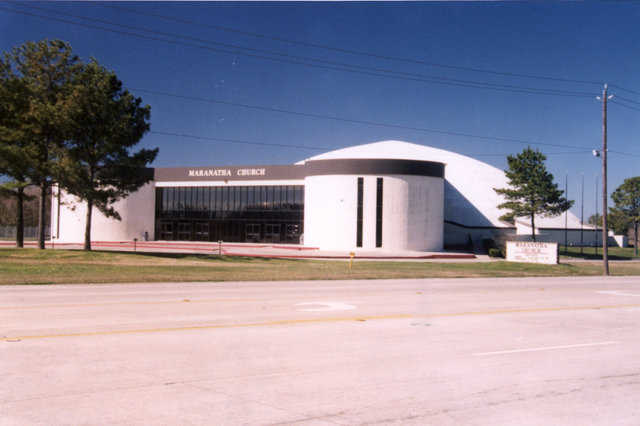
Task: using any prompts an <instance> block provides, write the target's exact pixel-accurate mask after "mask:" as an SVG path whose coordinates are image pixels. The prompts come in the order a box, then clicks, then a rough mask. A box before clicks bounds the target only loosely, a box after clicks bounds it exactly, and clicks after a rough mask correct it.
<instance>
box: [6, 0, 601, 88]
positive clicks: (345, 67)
mask: <svg viewBox="0 0 640 426" xmlns="http://www.w3.org/2000/svg"><path fill="white" fill-rule="evenodd" d="M30 7H31V8H33V9H40V10H45V11H48V12H52V13H57V14H60V15H64V16H71V17H74V18H76V19H85V20H89V21H97V22H101V23H107V25H112V26H118V27H122V28H129V29H131V28H135V29H136V30H137V31H144V32H149V33H152V34H157V35H162V36H169V37H176V38H185V39H195V38H193V37H189V36H183V35H180V34H172V33H166V32H159V31H154V30H149V29H144V28H139V27H132V26H128V25H121V24H117V23H113V22H109V21H105V20H99V19H94V18H88V17H80V16H77V15H69V14H65V13H62V12H58V11H53V10H50V9H45V8H41V7H37V6H30ZM0 10H4V11H8V12H12V13H19V14H23V15H29V16H35V17H38V18H41V19H48V20H53V21H59V22H64V23H68V24H72V25H78V26H83V27H87V28H93V29H98V30H102V31H108V32H113V33H117V34H123V35H127V36H131V37H137V38H143V39H147V40H152V41H161V42H165V43H170V44H176V45H183V46H190V47H196V48H199V49H205V50H210V51H214V52H219V53H228V54H233V55H244V56H248V57H253V58H257V59H264V60H269V61H275V62H281V63H290V64H295V65H302V66H307V67H312V68H321V69H329V70H334V71H343V72H350V73H357V74H363V75H370V76H376V77H386V78H393V79H398V80H406V81H417V82H423V83H433V84H440V85H446V86H456V87H467V88H476V89H487V90H494V91H500V92H511V93H523V94H536V95H550V96H564V97H591V96H593V94H592V93H589V92H578V91H569V90H559V89H542V88H535V87H526V86H518V85H506V84H497V83H491V82H481V81H472V80H461V79H452V78H447V77H441V76H425V75H422V74H416V73H407V72H399V71H394V70H390V69H384V68H373V67H365V66H360V65H354V64H347V63H342V62H336V61H327V60H322V59H317V58H307V57H302V56H294V55H288V54H285V53H279V52H271V51H264V50H261V49H254V48H247V47H242V46H235V45H230V44H225V43H218V42H211V41H207V40H202V39H195V40H197V41H198V42H200V43H209V44H211V43H213V44H216V45H223V46H224V47H228V48H232V49H241V50H249V51H256V52H263V53H267V54H270V55H277V56H280V58H276V57H271V56H264V55H259V54H254V53H247V52H244V51H241V50H240V51H239V50H235V51H230V50H225V49H220V48H213V47H209V46H202V45H197V44H192V43H186V42H181V41H176V40H167V39H163V38H158V37H153V36H146V35H142V34H137V33H131V32H127V31H119V30H115V29H113V28H107V27H101V26H96V25H90V24H85V23H81V22H76V21H70V20H67V19H62V18H54V17H51V16H42V15H38V14H35V13H31V12H27V11H24V10H16V9H7V8H3V7H0ZM283 58H291V59H283ZM305 61H306V62H305ZM309 61H310V62H319V63H325V64H329V65H319V64H317V63H316V64H314V63H309Z"/></svg>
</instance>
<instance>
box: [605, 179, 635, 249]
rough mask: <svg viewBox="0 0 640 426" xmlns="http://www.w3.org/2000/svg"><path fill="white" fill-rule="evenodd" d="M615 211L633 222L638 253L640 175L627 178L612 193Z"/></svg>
mask: <svg viewBox="0 0 640 426" xmlns="http://www.w3.org/2000/svg"><path fill="white" fill-rule="evenodd" d="M611 199H612V200H613V202H614V203H615V211H616V212H619V213H620V214H622V215H624V216H625V217H626V218H627V219H628V220H629V222H631V223H633V234H634V237H633V239H634V242H633V244H634V247H635V255H636V256H637V255H638V223H639V222H640V176H636V177H632V178H627V179H625V180H624V182H623V183H622V185H620V186H619V187H618V188H616V190H615V191H613V194H611Z"/></svg>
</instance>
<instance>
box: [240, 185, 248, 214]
mask: <svg viewBox="0 0 640 426" xmlns="http://www.w3.org/2000/svg"><path fill="white" fill-rule="evenodd" d="M246 209H247V187H246V186H241V187H240V211H245V210H246Z"/></svg>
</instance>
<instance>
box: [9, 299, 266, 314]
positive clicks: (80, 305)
mask: <svg viewBox="0 0 640 426" xmlns="http://www.w3.org/2000/svg"><path fill="white" fill-rule="evenodd" d="M262 300H263V299H224V298H218V299H189V298H181V299H175V300H157V301H154V300H140V301H136V302H134V301H121V302H100V303H60V304H43V305H26V306H0V310H10V311H11V310H18V311H19V310H23V309H39V308H84V307H89V308H91V307H96V306H111V305H165V304H172V303H185V302H190V303H218V302H259V301H262Z"/></svg>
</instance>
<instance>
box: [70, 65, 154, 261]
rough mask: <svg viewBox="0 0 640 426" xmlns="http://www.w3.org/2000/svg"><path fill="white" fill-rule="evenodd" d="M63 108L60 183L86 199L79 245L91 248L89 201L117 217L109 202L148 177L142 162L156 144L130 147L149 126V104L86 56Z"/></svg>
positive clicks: (146, 161) (151, 154) (151, 155)
mask: <svg viewBox="0 0 640 426" xmlns="http://www.w3.org/2000/svg"><path fill="white" fill-rule="evenodd" d="M65 114H66V115H67V116H68V117H69V119H70V121H69V123H70V125H69V129H68V137H69V139H68V142H67V146H66V150H65V154H64V157H63V161H62V163H61V167H62V169H63V170H64V173H62V174H61V175H60V178H61V181H60V183H61V185H62V187H63V188H64V189H65V190H67V191H68V192H69V193H71V194H73V195H75V196H77V197H78V198H80V199H81V200H84V201H86V203H87V215H86V223H85V240H84V249H85V250H91V218H92V211H93V207H96V208H97V209H98V210H99V211H100V212H102V213H103V214H104V215H105V216H107V217H111V218H114V219H116V220H120V215H119V214H118V212H117V211H116V210H115V209H114V208H113V203H115V202H116V201H118V200H119V199H122V198H124V197H127V196H128V195H129V194H130V193H131V192H133V191H136V190H137V189H139V188H140V187H141V186H142V185H144V184H145V183H147V182H149V180H151V178H152V176H151V174H150V173H149V171H148V169H146V166H147V165H148V164H149V163H151V162H152V161H153V160H154V159H155V157H156V155H157V153H158V149H157V148H156V149H140V150H138V151H136V152H132V151H131V149H132V148H133V147H134V146H135V145H136V144H137V143H138V142H139V141H140V139H141V138H142V136H143V135H144V134H145V133H146V132H147V131H148V130H149V123H148V120H149V115H150V107H149V106H148V105H145V106H143V105H142V100H141V99H140V98H136V97H134V96H133V95H132V94H131V93H129V92H128V91H127V90H123V88H122V82H120V80H118V78H117V77H116V75H115V74H114V73H113V72H111V71H109V70H107V69H105V68H104V67H102V66H101V65H100V64H98V63H97V62H96V61H95V60H91V61H90V62H89V63H88V64H86V65H84V66H83V67H82V70H81V71H80V72H78V73H77V74H76V75H75V77H74V79H73V82H72V88H71V91H70V95H69V96H68V98H67V104H66V105H65Z"/></svg>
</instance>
